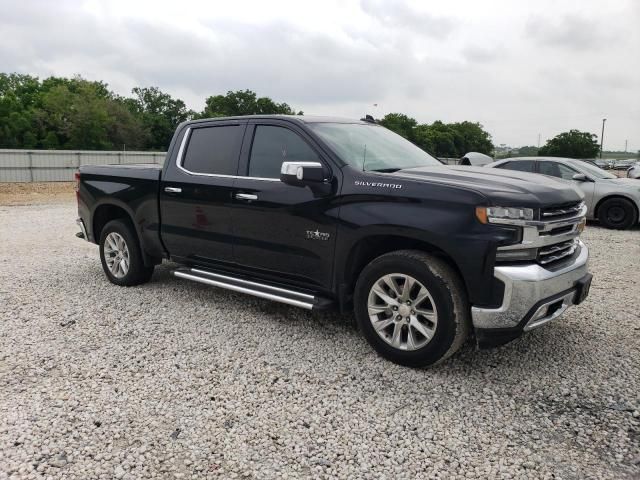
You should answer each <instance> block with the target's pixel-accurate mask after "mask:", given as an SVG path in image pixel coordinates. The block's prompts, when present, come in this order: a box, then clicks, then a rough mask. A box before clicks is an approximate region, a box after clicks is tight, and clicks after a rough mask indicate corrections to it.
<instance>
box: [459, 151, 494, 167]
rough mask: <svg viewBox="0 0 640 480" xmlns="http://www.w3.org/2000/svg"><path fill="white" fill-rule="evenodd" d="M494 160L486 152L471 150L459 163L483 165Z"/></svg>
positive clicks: (475, 165)
mask: <svg viewBox="0 0 640 480" xmlns="http://www.w3.org/2000/svg"><path fill="white" fill-rule="evenodd" d="M491 162H493V158H491V157H490V156H489V155H485V154H484V153H478V152H469V153H466V154H465V155H464V156H463V157H462V158H461V159H460V162H459V165H468V166H469V165H470V166H473V167H482V166H484V165H487V164H489V163H491Z"/></svg>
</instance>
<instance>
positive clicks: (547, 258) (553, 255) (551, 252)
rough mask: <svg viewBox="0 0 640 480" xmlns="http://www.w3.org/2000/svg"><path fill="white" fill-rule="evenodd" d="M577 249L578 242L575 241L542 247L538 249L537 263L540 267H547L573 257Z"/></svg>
mask: <svg viewBox="0 0 640 480" xmlns="http://www.w3.org/2000/svg"><path fill="white" fill-rule="evenodd" d="M577 247H578V242H577V241H576V240H575V239H572V240H568V241H566V242H560V243H555V244H553V245H549V246H546V247H542V248H540V249H538V263H539V264H541V265H547V264H549V263H552V262H555V261H557V260H561V259H563V258H565V257H569V256H571V255H573V253H574V252H575V251H576V248H577Z"/></svg>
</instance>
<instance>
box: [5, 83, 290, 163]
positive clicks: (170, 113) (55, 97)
mask: <svg viewBox="0 0 640 480" xmlns="http://www.w3.org/2000/svg"><path fill="white" fill-rule="evenodd" d="M131 93H132V96H131V97H123V96H120V95H117V94H116V93H114V92H112V91H111V90H109V88H108V85H107V84H106V83H104V82H96V81H89V80H85V79H83V78H81V77H74V78H61V77H49V78H46V79H44V80H40V79H38V78H37V77H34V76H31V75H21V74H16V73H11V74H6V73H0V148H33V149H36V148H44V149H73V150H122V149H128V150H159V151H164V150H166V149H167V148H168V147H169V142H170V141H171V137H172V135H173V132H174V130H175V128H176V126H177V125H178V124H179V123H180V122H183V121H185V120H189V119H194V118H208V117H221V116H230V115H250V114H258V113H261V114H289V115H291V114H296V113H302V112H296V111H294V109H293V108H291V107H290V106H289V105H287V104H286V103H276V102H274V101H273V100H271V99H270V98H266V97H258V96H257V95H256V94H255V93H254V92H251V91H249V90H242V91H237V92H228V93H227V94H226V95H214V96H210V97H208V98H207V99H206V100H205V106H204V109H203V110H202V111H200V112H195V111H193V110H190V109H188V108H187V106H186V104H185V103H184V101H182V100H180V99H178V98H173V97H172V96H171V95H169V94H168V93H165V92H163V91H161V90H160V89H159V88H157V87H144V88H143V87H136V88H134V89H133V90H132V91H131Z"/></svg>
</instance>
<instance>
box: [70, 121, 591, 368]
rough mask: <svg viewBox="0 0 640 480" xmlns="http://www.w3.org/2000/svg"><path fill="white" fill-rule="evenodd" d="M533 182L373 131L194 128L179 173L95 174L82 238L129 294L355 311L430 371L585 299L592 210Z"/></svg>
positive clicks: (321, 124)
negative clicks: (159, 277) (147, 288)
mask: <svg viewBox="0 0 640 480" xmlns="http://www.w3.org/2000/svg"><path fill="white" fill-rule="evenodd" d="M532 175H533V174H528V173H522V172H515V171H507V170H499V169H487V168H474V167H461V166H458V167H449V166H446V165H443V164H441V163H440V162H439V161H438V160H436V159H435V158H433V157H432V156H430V155H429V154H427V153H426V152H424V151H423V150H421V149H420V148H418V147H416V146H415V145H413V144H412V143H410V142H409V141H407V140H405V139H404V138H402V137H400V136H398V135H396V134H395V133H392V132H391V131H389V130H387V129H385V128H384V127H382V126H380V125H377V124H375V123H374V122H371V121H370V120H364V121H363V120H360V121H357V120H356V121H352V120H342V119H335V118H324V117H308V116H249V117H233V118H215V119H206V120H197V121H188V122H185V123H183V124H181V125H179V127H178V128H177V130H176V132H175V135H174V137H173V139H172V141H171V145H170V147H169V150H168V152H167V156H166V160H165V162H164V165H163V166H156V165H106V166H95V165H86V166H82V167H80V169H79V171H78V172H77V174H76V190H77V200H78V212H79V218H78V220H77V223H78V225H79V227H80V229H81V232H79V233H78V236H79V237H82V238H85V239H86V240H88V241H89V242H93V243H96V244H98V245H99V249H100V260H101V262H102V267H103V269H104V272H105V274H106V276H107V279H108V280H109V281H110V282H112V283H114V284H117V285H122V286H132V285H138V284H142V283H144V282H148V281H149V280H150V279H151V276H152V273H153V270H154V266H155V265H157V264H159V263H161V262H162V261H163V259H167V260H170V261H171V262H173V264H174V265H175V268H174V270H172V273H173V275H174V276H175V277H178V278H180V279H183V280H189V281H194V282H200V283H202V284H206V285H210V286H213V287H218V288H224V289H229V290H233V291H236V292H242V293H245V294H249V295H254V296H257V297H261V298H265V299H269V300H273V301H276V302H282V303H285V304H289V305H294V306H297V307H301V308H305V309H309V310H316V309H331V308H334V309H337V310H339V311H348V310H353V311H354V312H355V317H356V321H357V322H358V325H359V327H360V329H361V331H362V333H363V334H364V336H365V337H366V339H367V341H368V342H369V343H370V344H371V345H372V347H373V348H374V349H375V350H376V351H377V352H378V353H379V354H381V355H382V356H383V357H385V358H387V359H390V360H392V361H394V362H396V363H399V364H402V365H407V366H413V367H418V366H426V365H431V364H434V363H436V362H438V361H441V360H443V359H445V358H447V357H449V356H450V355H452V354H453V353H454V352H455V351H456V350H458V349H459V347H460V346H461V345H462V344H463V342H464V341H465V340H466V339H467V337H469V336H470V335H474V336H475V340H476V342H477V344H478V346H479V347H481V348H483V347H491V346H497V345H501V344H504V343H507V342H509V341H511V340H512V339H514V338H516V337H518V336H519V335H521V334H522V333H523V332H526V331H529V330H532V329H534V328H537V327H539V326H541V325H543V324H545V323H547V322H549V321H550V320H553V319H555V318H557V317H558V316H559V315H561V314H562V313H563V312H564V311H565V310H566V309H567V308H568V307H570V306H571V305H575V304H579V303H580V302H582V301H583V300H584V299H585V297H586V296H587V294H588V292H589V286H590V283H591V275H590V274H589V272H588V266H587V260H588V250H587V247H586V246H585V245H584V244H583V242H582V241H581V240H580V238H579V235H580V233H581V231H582V230H583V228H584V225H585V213H586V207H585V205H584V203H583V195H582V193H580V192H579V191H578V190H577V189H575V188H574V187H572V186H570V185H567V184H566V183H565V182H562V181H560V180H555V179H552V178H549V179H548V181H546V182H544V184H541V183H540V182H538V181H537V180H536V181H529V180H530V179H533V178H534V177H532Z"/></svg>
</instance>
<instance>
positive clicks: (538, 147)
mask: <svg viewBox="0 0 640 480" xmlns="http://www.w3.org/2000/svg"><path fill="white" fill-rule="evenodd" d="M538 148H540V134H538Z"/></svg>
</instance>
